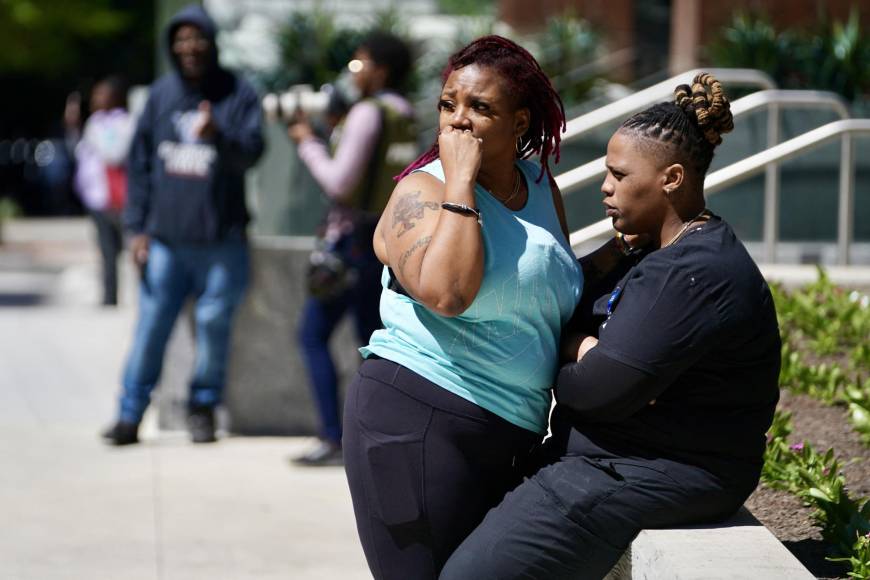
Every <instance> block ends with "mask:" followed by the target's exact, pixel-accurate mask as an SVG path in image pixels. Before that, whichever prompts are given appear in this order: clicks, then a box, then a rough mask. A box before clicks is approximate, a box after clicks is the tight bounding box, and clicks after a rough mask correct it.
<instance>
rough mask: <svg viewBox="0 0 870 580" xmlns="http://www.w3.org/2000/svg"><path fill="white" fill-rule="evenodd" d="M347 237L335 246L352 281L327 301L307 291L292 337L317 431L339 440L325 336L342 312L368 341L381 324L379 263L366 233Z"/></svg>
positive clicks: (335, 384)
mask: <svg viewBox="0 0 870 580" xmlns="http://www.w3.org/2000/svg"><path fill="white" fill-rule="evenodd" d="M365 234H366V235H358V236H356V235H355V236H350V237H348V238H347V239H346V240H345V243H344V244H343V245H341V246H339V251H340V252H341V254H342V256H343V258H344V260H345V263H347V264H349V265H350V266H352V267H353V268H354V269H355V271H356V275H357V279H356V282H355V283H354V285H353V286H351V287H350V288H348V289H347V290H346V291H345V292H344V293H343V294H341V295H340V296H338V297H336V298H334V299H332V300H321V299H319V298H314V297H313V296H309V297H308V298H307V299H306V300H305V304H304V306H303V307H302V316H301V321H300V324H299V330H298V339H299V345H300V346H301V347H302V357H303V360H304V362H305V368H306V370H307V371H308V378H309V380H310V382H311V390H312V394H313V395H314V399H315V403H316V404H317V414H318V417H319V423H320V425H319V430H320V436H321V437H323V438H324V439H327V440H329V441H332V442H334V443H338V442H340V441H341V419H340V417H341V415H340V411H339V403H338V375H337V373H336V369H335V362H334V361H333V358H332V355H331V353H330V352H329V339H330V337H331V336H332V333H333V331H334V330H335V328H336V327H337V326H338V324H339V322H341V320H342V319H343V318H344V315H345V314H347V312H348V311H350V313H351V314H352V315H353V319H354V323H355V329H356V335H357V339H358V340H359V341H360V343H362V344H368V340H369V338H370V337H371V335H372V333H373V332H374V331H375V330H377V329H378V328H380V327H381V316H380V312H379V304H380V298H381V283H380V278H381V272H383V266H382V265H381V263H380V262H379V261H378V259H377V257H376V256H375V253H374V250H373V249H372V248H371V245H372V244H371V235H367V234H368V232H367V231H366V232H365Z"/></svg>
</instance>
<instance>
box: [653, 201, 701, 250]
mask: <svg viewBox="0 0 870 580" xmlns="http://www.w3.org/2000/svg"><path fill="white" fill-rule="evenodd" d="M705 213H707V208H706V207H705V208H704V209H702V210H701V213H699V214H698V215H696V216H695V217H693V218H692V219H690V220H689V221H687V222H685V223H684V224H683V227H682V228H680V231H678V232H677V234H676V235H675V236H674V237H673V238H671V239H670V241H668V243H667V244H665V245H664V246H662V248H667V247H668V246H670V245H671V244H673V243H674V242H676V241H677V239H678V238H679V237H680V236H682V235H683V234H684V233H686V230H687V229H689V226H690V225H692V224H693V223H695V221H697V220H698V219H699V218H700V217H701V216H702V215H704V214H705Z"/></svg>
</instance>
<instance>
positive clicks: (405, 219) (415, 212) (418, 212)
mask: <svg viewBox="0 0 870 580" xmlns="http://www.w3.org/2000/svg"><path fill="white" fill-rule="evenodd" d="M421 193H422V192H420V191H414V192H411V193H409V194H407V195H405V196H404V197H402V198H401V199H400V200H399V201H398V202H397V203H396V207H395V208H393V227H394V228H395V227H396V226H400V227H399V232H398V233H397V234H396V237H397V238H401V237H402V234H404V233H405V232H407V231H408V230H411V229H413V228H414V226H416V225H417V224H416V222H417V220H420V219H423V212H424V211H425V210H427V209H436V210H437V209H439V208H440V207H441V206H440V205H439V204H437V203H436V202H434V201H420V195H421Z"/></svg>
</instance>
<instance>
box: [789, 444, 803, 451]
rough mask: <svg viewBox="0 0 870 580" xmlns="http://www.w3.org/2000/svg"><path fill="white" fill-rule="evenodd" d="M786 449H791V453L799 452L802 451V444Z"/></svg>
mask: <svg viewBox="0 0 870 580" xmlns="http://www.w3.org/2000/svg"><path fill="white" fill-rule="evenodd" d="M788 448H789V449H791V450H792V451H795V452H800V451H803V450H804V444H803V443H795V444H793V445H789V446H788Z"/></svg>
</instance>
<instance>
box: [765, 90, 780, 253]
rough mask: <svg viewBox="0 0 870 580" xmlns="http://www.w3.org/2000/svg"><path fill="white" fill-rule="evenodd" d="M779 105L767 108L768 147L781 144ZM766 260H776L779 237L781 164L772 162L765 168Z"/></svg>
mask: <svg viewBox="0 0 870 580" xmlns="http://www.w3.org/2000/svg"><path fill="white" fill-rule="evenodd" d="M779 121H780V114H779V106H778V105H776V104H771V105H770V107H769V108H768V110H767V148H768V149H769V148H771V147H773V146H774V145H777V144H779ZM763 235H764V260H765V261H766V262H770V263H773V262H775V261H776V242H777V240H778V239H779V164H777V163H771V164H770V165H768V166H767V169H765V170H764V234H763Z"/></svg>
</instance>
